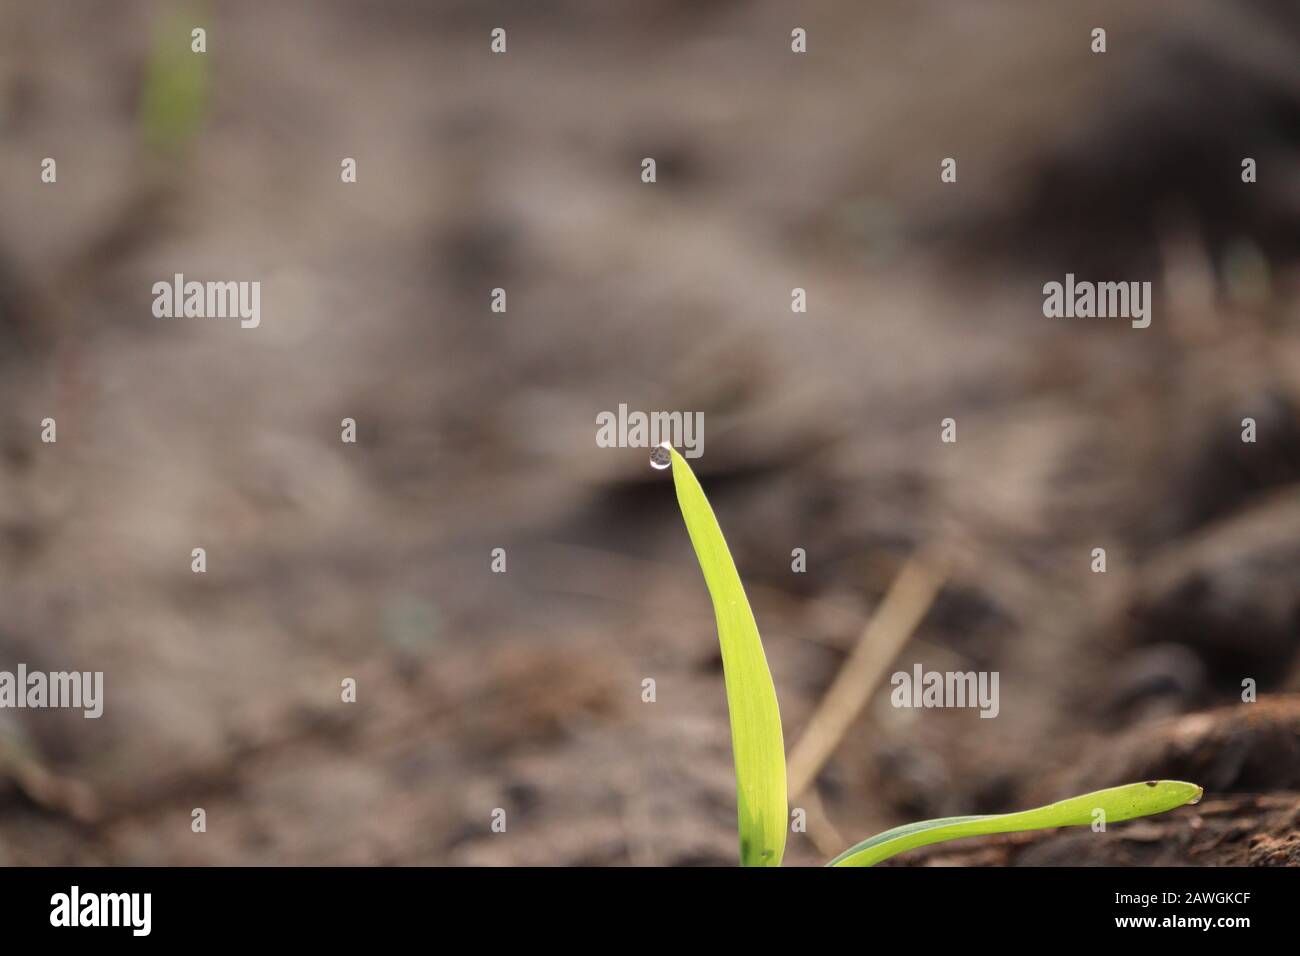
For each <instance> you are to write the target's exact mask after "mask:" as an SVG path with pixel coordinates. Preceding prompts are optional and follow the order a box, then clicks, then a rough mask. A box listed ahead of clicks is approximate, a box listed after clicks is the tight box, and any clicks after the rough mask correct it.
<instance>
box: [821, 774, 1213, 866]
mask: <svg viewBox="0 0 1300 956" xmlns="http://www.w3.org/2000/svg"><path fill="white" fill-rule="evenodd" d="M1200 799H1201V788H1200V787H1198V786H1197V785H1196V784H1194V783H1183V782H1182V781H1181V780H1152V781H1149V782H1147V783H1129V784H1125V785H1124V786H1122V787H1111V788H1110V789H1109V790H1098V791H1096V792H1095V793H1085V794H1084V795H1083V796H1080V797H1071V798H1070V799H1068V800H1061V801H1060V802H1059V803H1050V804H1048V805H1047V806H1045V807H1038V808H1037V809H1034V810H1021V811H1020V812H1018V813H998V814H992V815H989V816H978V817H946V818H944V819H942V820H926V821H924V822H922V823H909V824H906V825H905V826H901V827H895V828H894V829H893V830H886V831H885V832H884V833H877V834H876V835H875V836H873V837H872V838H871V839H869V840H863V841H862V842H861V843H859V844H858V845H857V846H855V847H852V848H850V849H848V850H845V851H844V852H843V853H841V854H840V855H839V856H837V857H836V858H835V859H833V860H831V862H830V863H829V864H827V865H828V866H872V865H873V864H876V863H879V862H880V861H881V860H886V859H888V858H889V857H891V856H893V855H894V854H896V853H902V852H903V851H904V850H911V849H913V848H914V847H918V846H927V845H929V844H931V843H942V842H943V841H945V840H956V839H958V838H960V837H969V836H983V835H985V834H988V833H1012V832H1014V831H1017V830H1043V829H1046V828H1048V827H1078V826H1086V825H1088V824H1091V823H1092V822H1093V820H1094V812H1095V811H1096V810H1102V811H1103V812H1104V813H1105V817H1104V818H1103V819H1104V820H1105V822H1106V823H1107V824H1111V823H1118V822H1119V821H1121V820H1131V819H1133V818H1134V817H1145V816H1150V815H1151V814H1153V813H1164V812H1165V811H1166V810H1172V809H1174V808H1175V807H1181V806H1183V805H1184V804H1187V803H1195V802H1196V801H1198V800H1200Z"/></svg>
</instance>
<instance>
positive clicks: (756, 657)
mask: <svg viewBox="0 0 1300 956" xmlns="http://www.w3.org/2000/svg"><path fill="white" fill-rule="evenodd" d="M672 462H673V484H674V485H676V486H677V504H678V505H679V506H680V507H681V509H682V517H683V518H684V519H685V521H686V530H687V531H688V532H689V533H690V536H691V544H692V545H694V546H695V555H696V557H697V558H699V561H700V569H701V570H702V571H703V572H704V581H705V583H706V584H707V585H708V587H709V596H710V597H711V598H712V599H713V613H714V616H715V617H716V618H717V622H718V643H719V644H720V645H721V646H722V670H723V674H724V677H725V680H726V684H727V711H728V713H729V714H730V716H731V752H732V756H733V758H734V759H735V764H736V814H737V818H738V821H739V829H740V863H741V865H742V866H780V865H781V857H782V856H783V855H784V853H785V833H786V792H785V742H784V740H783V738H782V736H781V714H780V711H779V710H778V709H777V704H776V688H775V687H774V686H773V685H772V674H771V672H770V671H768V669H767V658H766V656H764V654H763V642H762V641H761V640H760V639H759V636H758V625H757V624H755V623H754V612H753V611H751V610H750V608H749V599H748V598H746V597H745V589H744V587H743V586H742V585H741V583H740V575H739V574H737V573H736V564H735V562H734V561H732V560H731V552H730V551H729V550H728V549H727V542H726V539H724V538H723V537H722V529H721V528H719V527H718V521H717V519H716V518H715V517H714V516H713V509H712V508H711V507H709V500H708V499H707V498H706V497H704V489H702V488H701V487H700V483H699V481H698V480H697V479H696V477H695V474H694V472H692V471H691V466H690V465H688V464H687V463H686V459H685V458H683V457H682V456H681V455H679V454H678V453H677V452H676V451H673V452H672Z"/></svg>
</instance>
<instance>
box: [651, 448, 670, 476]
mask: <svg viewBox="0 0 1300 956" xmlns="http://www.w3.org/2000/svg"><path fill="white" fill-rule="evenodd" d="M672 463H673V453H672V449H671V448H669V446H668V443H667V442H664V444H662V445H656V446H655V447H654V450H652V451H651V452H650V464H651V465H652V466H653V467H655V468H658V469H659V470H660V471H663V470H664V469H665V468H667V467H668V466H669V465H671V464H672Z"/></svg>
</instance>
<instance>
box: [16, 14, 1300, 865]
mask: <svg viewBox="0 0 1300 956" xmlns="http://www.w3.org/2000/svg"><path fill="white" fill-rule="evenodd" d="M191 26H204V27H205V28H206V29H207V44H208V52H207V53H206V54H204V55H203V56H204V60H203V61H202V63H201V64H199V65H198V66H197V67H196V65H195V63H194V61H193V60H189V59H187V58H189V57H193V56H194V55H193V54H190V53H189V52H188V48H189V30H190V28H191ZM498 26H500V27H504V28H506V30H507V35H508V53H507V54H506V55H504V56H494V55H493V54H491V53H490V52H489V31H490V30H491V29H492V28H493V27H498ZM796 26H798V27H803V28H805V29H806V30H807V31H808V51H809V52H808V53H807V54H805V55H796V54H793V53H791V52H790V31H791V30H792V29H793V28H794V27H796ZM1096 26H1102V27H1105V28H1106V29H1107V31H1108V48H1109V49H1108V52H1106V53H1105V54H1104V55H1096V54H1093V53H1092V52H1091V51H1090V49H1089V45H1090V31H1091V29H1092V28H1093V27H1096ZM177 51H180V55H179V57H178V56H177ZM1297 54H1300V9H1298V8H1297V7H1296V5H1295V4H1294V3H1290V2H1283V0H1242V2H1231V3H1230V2H1201V0H1178V2H1175V0H1163V2H1151V3H1144V4H1132V3H1125V2H1120V0H1114V2H1080V3H1071V4H1068V5H1067V4H1042V3H1035V2H1031V0H1017V2H1011V0H1006V2H989V3H980V4H973V3H966V2H912V0H890V2H879V3H872V4H860V3H854V2H850V0H840V2H826V3H808V4H794V3H790V2H784V0H754V2H748V0H709V2H695V3H689V2H685V0H646V2H642V3H637V4H609V3H604V2H597V0H567V2H556V3H549V4H545V5H540V4H536V3H531V2H522V0H513V2H483V0H475V2H470V0H458V2H451V0H449V2H439V3H417V2H396V0H381V2H374V3H345V2H337V0H333V2H323V0H312V2H306V0H295V2H283V3H279V2H277V3H258V2H253V0H231V2H226V0H222V2H221V3H211V4H208V5H207V6H190V7H187V6H182V5H175V4H171V3H162V2H120V3H111V4H110V3H71V2H62V0H59V2H46V3H36V2H31V3H8V4H5V5H4V7H3V8H0V169H3V172H4V175H3V176H2V177H0V210H3V218H2V219H0V669H10V670H12V669H14V668H15V667H16V665H17V664H18V663H19V662H25V663H26V664H27V665H28V666H29V667H30V668H32V669H46V670H61V669H76V670H102V671H104V672H105V688H106V704H105V712H104V716H103V717H102V718H101V719H100V720H97V721H96V720H85V719H83V718H82V717H81V716H80V714H79V713H72V712H62V711H48V710H47V711H32V710H23V711H17V710H5V711H0V863H3V864H61V863H79V864H81V863H84V864H98V863H106V864H145V865H154V864H235V863H252V864H363V863H384V864H428V863H439V864H467V865H476V864H485V865H504V864H594V865H618V864H651V865H677V864H729V863H734V862H735V860H736V856H737V853H736V843H735V817H734V798H735V795H734V788H733V782H732V776H731V762H730V742H729V735H728V728H727V721H726V711H725V699H724V696H723V687H722V675H721V669H720V659H719V655H718V650H717V642H716V636H715V632H714V627H713V618H712V612H711V609H710V605H709V602H708V597H707V594H706V591H705V589H704V585H703V581H702V578H701V576H700V573H699V570H698V567H697V565H696V563H695V559H694V556H693V554H692V552H691V550H690V545H689V542H688V540H687V537H686V534H685V530H684V528H683V526H682V523H681V520H680V517H679V515H678V514H677V511H676V505H675V500H674V496H673V493H672V490H671V487H670V484H671V480H670V479H669V477H668V476H667V475H666V474H665V473H663V472H658V471H653V470H652V469H651V468H650V467H649V466H648V464H647V452H646V450H644V449H605V448H599V447H597V446H596V443H595V430H596V427H595V423H596V416H597V414H598V413H600V412H602V411H606V410H615V409H617V408H618V406H619V404H620V403H625V404H627V405H628V406H629V407H630V408H632V409H639V410H644V411H651V410H660V409H663V410H681V411H700V412H703V413H704V419H705V432H704V450H705V453H704V456H703V458H701V459H699V460H698V462H697V463H696V467H697V470H698V472H699V474H700V477H701V480H702V482H703V483H704V486H705V488H706V490H707V491H708V492H709V494H710V496H711V498H712V501H713V504H714V507H715V509H716V510H717V512H718V516H719V519H720V521H721V524H722V527H723V529H724V531H725V532H726V533H727V535H728V538H729V540H730V543H731V547H732V550H733V552H734V554H735V556H736V560H737V563H738V566H739V568H740V572H741V575H742V577H743V578H744V580H745V581H746V583H747V585H748V587H749V589H750V596H751V600H752V602H753V604H754V608H755V612H756V615H757V618H758V622H759V626H760V628H761V630H762V632H763V635H764V639H765V643H766V646H767V653H768V657H769V660H770V662H771V665H772V669H773V672H774V677H775V680H776V685H777V689H778V693H779V695H780V699H781V704H782V716H783V720H784V723H785V731H786V743H787V747H791V746H793V745H794V744H795V743H796V741H798V740H799V739H800V737H801V736H802V733H803V730H804V729H805V727H806V726H807V725H808V722H809V720H810V717H811V715H812V714H813V712H814V710H815V708H816V707H817V706H818V704H819V702H820V701H821V700H822V699H823V696H824V695H825V693H826V690H827V688H828V686H829V685H830V683H831V681H832V680H833V679H834V676H835V674H836V673H837V671H838V670H839V668H840V667H841V665H842V664H843V663H844V660H845V658H846V654H847V653H848V652H849V651H850V650H851V649H852V648H853V647H854V645H855V643H856V642H857V641H858V637H859V634H860V633H861V632H862V630H863V628H864V626H865V625H866V623H867V622H868V621H869V620H870V619H871V616H872V614H873V611H874V610H875V609H876V608H877V607H878V606H879V604H880V602H881V600H882V598H883V596H884V595H885V594H886V593H887V591H888V589H889V587H890V584H891V581H893V580H894V578H895V575H896V574H897V573H898V572H899V569H900V568H902V567H904V566H905V565H906V563H907V562H908V560H909V559H910V558H911V557H912V556H913V555H914V554H916V553H918V552H919V551H925V550H934V549H940V550H941V551H942V552H943V553H944V554H945V555H946V556H947V559H948V560H949V561H950V573H949V575H948V578H947V580H946V583H945V584H944V585H943V587H942V590H941V591H940V593H939V595H938V598H937V600H936V601H935V602H934V604H933V606H932V607H930V608H929V609H928V611H927V612H926V613H925V615H924V618H923V620H922V621H921V624H920V626H919V628H918V629H917V632H916V635H915V636H914V637H913V638H912V639H911V640H910V641H909V642H908V643H907V644H906V645H905V646H904V648H903V649H902V651H901V652H899V654H898V655H897V657H896V669H901V670H908V671H910V670H911V668H912V665H913V664H914V663H921V664H923V665H924V666H925V667H926V668H927V669H929V670H944V671H947V670H972V669H973V670H996V671H998V672H999V673H1000V675H1001V684H1000V691H1001V701H1000V714H999V716H998V717H997V719H994V720H983V719H980V718H979V716H978V713H977V711H975V710H947V711H938V710H899V709H895V708H893V707H891V706H890V704H889V689H890V688H889V686H888V684H887V683H885V684H884V685H882V686H879V687H876V688H875V689H874V690H872V689H870V688H864V690H863V695H864V697H865V702H864V707H863V710H862V712H861V713H860V714H859V715H858V716H857V717H856V718H855V719H854V720H853V721H852V722H851V724H850V725H849V727H848V730H847V732H846V733H844V734H843V736H842V738H841V739H839V740H837V741H835V742H834V743H835V746H834V749H833V754H832V756H831V757H830V759H829V760H828V761H827V762H826V763H825V765H824V766H822V767H821V768H820V770H819V772H818V773H817V775H816V781H815V784H814V786H813V787H812V788H811V789H810V790H809V791H808V793H807V794H806V795H802V796H800V797H799V798H797V799H796V800H795V801H794V805H795V806H800V807H805V808H809V828H808V832H807V833H795V834H792V835H791V838H790V844H789V848H788V851H787V860H788V861H789V862H791V863H795V864H813V863H817V862H821V861H823V860H825V859H826V858H828V856H829V855H830V854H831V853H833V852H835V851H837V850H838V849H841V848H843V846H845V845H847V844H848V843H849V842H851V841H856V840H858V839H861V838H863V837H865V836H867V835H869V834H870V833H872V832H875V831H876V830H878V829H882V828H885V827H887V826H891V825H894V824H897V823H900V822H904V821H907V820H910V819H919V818H922V817H926V816H940V815H947V814H957V813H979V812H996V811H1001V810H1009V809H1015V808H1018V807H1022V806H1029V805H1035V804H1036V803H1039V802H1045V801H1048V800H1053V799H1058V798H1060V797H1063V796H1067V795H1071V794H1073V793H1076V792H1083V791H1085V790H1092V789H1097V788H1100V787H1103V786H1108V785H1112V784H1118V783H1122V782H1128V781H1131V780H1139V779H1145V778H1151V777H1178V778H1185V779H1188V780H1193V781H1196V782H1198V783H1201V784H1203V785H1204V786H1205V787H1206V791H1207V793H1206V799H1205V800H1204V801H1203V803H1202V804H1201V805H1199V806H1197V807H1190V808H1186V809H1184V810H1180V811H1177V812H1176V813H1174V814H1170V815H1169V816H1167V817H1160V818H1156V819H1154V820H1151V821H1143V822H1139V823H1133V824H1129V825H1119V826H1115V827H1113V828H1112V829H1111V832H1109V833H1106V834H1104V835H1099V834H1093V833H1091V832H1087V831H1072V832H1070V833H1062V834H1056V835H1052V834H1047V835H1043V834H1037V835H1031V836H1029V837H1019V838H1010V837H1006V838H997V839H995V840H986V841H980V842H978V843H975V844H971V843H963V844H952V845H948V846H944V847H935V848H931V849H930V850H927V851H922V852H920V853H917V854H913V855H912V856H910V857H905V858H904V859H903V860H901V861H899V862H904V863H959V864H967V865H981V864H989V863H993V864H1002V863H1009V862H1026V863H1052V864H1088V863H1106V862H1126V863H1129V862H1131V863H1157V862H1158V863H1176V864H1196V865H1203V864H1216V863H1250V864H1275V863H1290V864H1295V863H1297V862H1300V835H1298V834H1297V829H1298V824H1300V656H1298V655H1297V650H1298V648H1300V306H1297V296H1296V292H1297V288H1298V287H1300V268H1298V260H1297V255H1298V253H1300V229H1298V228H1297V226H1298V225H1300V55H1297ZM169 64H170V65H169ZM196 69H197V70H198V73H197V74H196V73H195V72H194V71H195V70H196ZM204 75H206V80H205V79H204ZM196 76H197V79H196ZM169 84H170V85H174V86H178V87H181V89H180V91H179V92H177V91H175V90H172V89H171V88H170V86H169ZM194 84H197V85H194ZM195 89H198V90H199V92H198V93H195V92H194V90H195ZM202 89H206V93H205V94H204V93H202ZM187 90H188V91H189V92H188V93H187V92H186V91H187ZM189 95H193V96H195V97H197V99H198V100H201V101H202V105H201V112H200V113H199V114H198V116H199V120H200V121H201V122H198V123H197V125H196V128H195V129H193V130H189V129H188V128H186V114H185V107H184V104H185V102H186V99H185V97H186V96H189ZM196 101H197V100H196ZM176 102H179V103H180V104H181V105H180V107H175V109H176V110H179V114H178V115H179V119H178V118H176V116H172V114H171V113H170V112H169V110H173V107H174V105H175V103H176ZM151 104H152V105H151ZM159 104H161V105H159ZM169 104H171V105H169ZM169 116H170V117H171V118H170V119H168V117H169ZM159 117H161V119H160V118H159ZM160 124H161V125H160ZM160 129H161V132H160ZM47 156H48V157H53V158H55V159H56V160H57V163H58V182H57V184H54V185H49V184H43V183H41V181H40V177H39V173H40V164H41V161H42V159H43V158H45V157H47ZM645 156H653V157H655V158H656V159H657V162H658V182H657V183H655V184H654V185H645V184H643V183H642V182H641V181H640V175H639V174H640V162H641V159H642V157H645ZM1246 156H1249V157H1253V158H1254V159H1256V161H1257V163H1258V170H1259V173H1258V176H1259V181H1258V182H1257V183H1254V184H1243V183H1242V182H1241V175H1240V173H1241V160H1242V158H1243V157H1246ZM343 157H354V158H356V160H357V164H358V182H357V183H355V184H350V185H344V184H342V183H341V182H340V176H339V173H340V162H341V160H342V159H343ZM945 157H954V158H956V159H957V161H958V181H957V182H956V183H955V184H944V183H940V181H939V175H938V173H939V163H940V161H941V160H942V159H943V158H945ZM177 272H181V273H184V274H185V276H186V278H187V279H197V280H199V281H207V280H241V281H252V280H258V281H261V283H262V321H261V327H260V328H257V329H255V330H244V329H240V328H239V326H238V323H237V322H233V321H230V320H226V321H218V320H205V319H178V320H170V321H168V320H161V319H156V318H154V317H153V316H152V314H151V305H152V300H153V296H152V293H151V286H152V284H153V283H154V282H156V281H159V280H170V278H171V277H172V275H173V274H174V273H177ZM1066 272H1073V273H1075V274H1076V275H1078V276H1079V277H1080V278H1081V279H1096V280H1123V281H1129V280H1138V281H1141V280H1149V281H1151V282H1153V283H1154V288H1155V296H1156V300H1155V305H1154V310H1153V321H1152V323H1151V327H1150V328H1149V329H1145V330H1137V329H1133V328H1130V326H1129V323H1128V322H1127V321H1125V320H1122V319H1111V320H1101V319H1094V320H1088V319H1045V318H1044V317H1043V315H1042V311H1041V309H1042V292H1041V290H1042V286H1043V284H1044V283H1045V282H1048V281H1052V280H1061V279H1062V278H1063V276H1064V274H1065V273H1066ZM494 287H503V288H505V289H506V290H507V293H508V312H507V313H506V314H495V313H493V312H491V311H490V309H489V301H490V292H491V290H492V289H493V288H494ZM794 287H802V288H805V289H806V290H807V294H808V312H807V314H793V313H792V312H791V309H790V290H791V289H792V288H794ZM47 416H48V417H53V418H55V419H56V420H57V422H58V441H57V444H42V443H41V442H40V422H41V420H42V419H43V418H45V417H47ZM344 417H352V418H355V419H356V421H357V423H358V424H357V433H358V441H357V443H356V444H355V445H349V444H343V443H342V442H341V441H340V437H339V435H340V428H339V423H340V420H341V419H343V418H344ZM946 417H952V418H955V419H956V421H957V434H958V441H957V443H956V444H952V445H948V444H942V443H941V442H940V441H939V431H940V421H941V420H942V419H944V418H946ZM1245 417H1251V418H1254V419H1255V420H1256V421H1257V423H1258V441H1257V442H1256V443H1254V444H1245V443H1243V442H1242V441H1241V440H1240V436H1241V429H1242V419H1243V418H1245ZM195 547H204V548H206V550H207V556H208V571H207V573H206V574H202V575H199V574H194V573H192V572H191V570H190V552H191V549H192V548H195ZM497 547H500V548H505V549H506V553H507V561H508V564H507V567H508V570H507V573H505V574H493V573H491V572H490V569H489V563H490V553H491V550H492V549H493V548H497ZM1097 547H1104V548H1105V549H1106V553H1107V571H1106V573H1105V574H1096V573H1092V571H1091V570H1090V565H1091V563H1092V555H1091V552H1092V549H1093V548H1097ZM794 548H804V549H805V550H806V552H807V571H806V572H805V573H792V571H791V551H792V549H794ZM345 677H353V678H355V679H356V680H357V682H358V700H357V702H356V703H354V704H345V703H342V702H341V700H340V681H341V680H342V679H343V678H345ZM646 677H653V678H654V679H655V681H656V684H657V701H656V702H655V703H653V704H649V703H643V702H642V700H641V682H642V680H643V678H646ZM1247 678H1249V679H1252V680H1254V681H1256V682H1257V685H1258V694H1259V700H1258V702H1256V703H1243V702H1242V700H1241V694H1242V682H1243V680H1245V679H1247ZM868 691H869V692H868ZM196 807H202V808H204V809H205V810H206V813H207V832H206V833H202V834H196V833H193V832H191V827H190V823H191V811H192V810H193V809H194V808H196ZM498 807H500V808H504V809H505V810H506V811H507V815H508V816H507V819H508V828H507V832H506V833H504V834H494V833H492V832H490V829H489V824H490V822H491V814H492V811H493V809H494V808H498Z"/></svg>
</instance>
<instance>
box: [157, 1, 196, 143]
mask: <svg viewBox="0 0 1300 956" xmlns="http://www.w3.org/2000/svg"><path fill="white" fill-rule="evenodd" d="M205 11H206V7H205V6H204V5H201V4H196V5H192V6H189V7H188V9H182V10H178V11H173V12H171V13H169V14H168V15H167V16H166V17H164V18H162V19H160V20H159V21H158V22H157V24H156V25H155V27H154V34H153V43H152V46H151V48H150V51H149V59H148V62H147V64H146V66H145V77H144V88H143V90H142V91H141V97H140V126H141V135H142V137H143V139H144V142H145V144H146V145H147V146H148V147H149V149H150V150H151V151H154V152H159V153H174V152H178V151H180V150H182V149H184V148H185V147H186V146H188V145H189V144H190V143H191V142H192V141H193V140H194V137H195V136H196V135H197V134H198V131H199V129H200V128H201V127H202V125H203V119H204V117H205V116H206V115H207V105H208V85H209V84H208V56H209V55H210V54H208V53H195V52H193V50H192V48H191V44H192V39H191V31H192V30H194V29H195V28H198V27H202V28H204V29H205V30H206V28H207V24H208V23H209V21H210V18H209V17H207V16H204V15H203V14H204V13H205Z"/></svg>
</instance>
